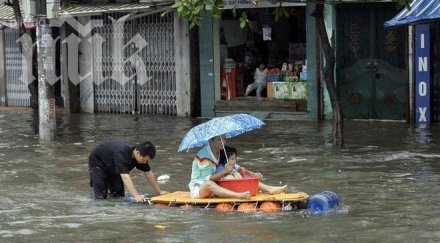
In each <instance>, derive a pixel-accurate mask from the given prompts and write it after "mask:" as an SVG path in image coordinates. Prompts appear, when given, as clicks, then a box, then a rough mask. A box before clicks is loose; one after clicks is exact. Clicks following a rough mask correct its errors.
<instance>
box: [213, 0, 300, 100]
mask: <svg viewBox="0 0 440 243" xmlns="http://www.w3.org/2000/svg"><path fill="white" fill-rule="evenodd" d="M274 9H275V8H253V9H241V10H238V11H237V15H240V13H241V12H242V11H245V12H246V14H247V17H248V19H249V20H250V21H251V23H252V24H251V25H252V26H247V27H246V28H245V29H242V28H240V22H239V20H238V18H237V17H234V15H233V11H232V10H228V11H223V15H222V18H221V21H220V35H219V36H220V61H221V62H220V63H221V65H222V66H221V72H220V73H221V75H220V78H221V82H220V86H221V87H220V90H221V98H222V99H225V100H232V99H236V98H238V97H243V96H244V95H245V92H246V87H247V86H248V85H249V84H251V83H253V82H254V73H255V71H256V69H257V67H259V66H260V64H261V63H264V64H265V66H266V68H267V69H268V70H267V74H266V78H265V80H266V85H265V87H264V88H263V90H262V92H261V97H263V98H266V99H307V60H306V17H305V12H306V9H305V7H302V6H301V7H297V6H296V7H289V8H286V10H287V12H288V13H289V16H288V17H281V18H279V19H278V21H276V20H275V16H274V15H273V11H274ZM255 95H256V90H253V91H252V92H250V93H249V96H255Z"/></svg>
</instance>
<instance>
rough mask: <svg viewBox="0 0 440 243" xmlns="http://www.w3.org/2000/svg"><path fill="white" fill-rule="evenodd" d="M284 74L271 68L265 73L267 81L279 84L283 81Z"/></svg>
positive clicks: (277, 69)
mask: <svg viewBox="0 0 440 243" xmlns="http://www.w3.org/2000/svg"><path fill="white" fill-rule="evenodd" d="M283 78H284V73H283V72H281V70H280V69H279V68H272V69H270V70H269V72H268V73H267V81H269V82H280V81H283Z"/></svg>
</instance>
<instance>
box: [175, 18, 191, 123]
mask: <svg viewBox="0 0 440 243" xmlns="http://www.w3.org/2000/svg"><path fill="white" fill-rule="evenodd" d="M174 50H175V62H176V103H177V115H178V116H189V115H191V99H192V97H191V79H190V77H191V72H190V71H191V62H190V41H189V28H188V21H187V20H186V19H184V18H182V17H179V16H178V14H177V12H175V13H174Z"/></svg>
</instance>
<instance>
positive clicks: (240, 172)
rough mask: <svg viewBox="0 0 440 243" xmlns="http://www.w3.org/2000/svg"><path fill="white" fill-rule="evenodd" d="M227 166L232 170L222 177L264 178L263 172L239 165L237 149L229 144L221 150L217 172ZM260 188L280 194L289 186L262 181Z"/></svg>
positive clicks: (270, 192)
mask: <svg viewBox="0 0 440 243" xmlns="http://www.w3.org/2000/svg"><path fill="white" fill-rule="evenodd" d="M226 158H227V159H226ZM225 168H230V171H231V172H230V173H228V174H225V175H224V176H223V177H222V179H242V178H252V177H259V178H263V175H262V174H260V173H254V172H252V171H249V170H246V169H245V168H244V167H241V166H239V165H238V164H237V149H235V148H233V147H230V146H227V145H225V148H224V149H221V150H220V159H219V163H218V165H217V168H216V171H215V172H216V173H219V172H221V171H223V170H224V169H225ZM258 189H259V190H261V191H264V192H267V193H269V194H279V193H283V192H286V191H287V190H288V186H287V185H284V186H269V185H266V184H264V183H262V182H259V183H258Z"/></svg>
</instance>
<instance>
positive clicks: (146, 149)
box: [136, 141, 156, 159]
mask: <svg viewBox="0 0 440 243" xmlns="http://www.w3.org/2000/svg"><path fill="white" fill-rule="evenodd" d="M136 150H137V151H139V154H140V155H141V156H142V157H145V156H147V155H148V157H150V159H154V157H155V156H156V147H154V144H153V143H151V142H148V141H147V142H143V143H140V144H138V145H137V146H136Z"/></svg>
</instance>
